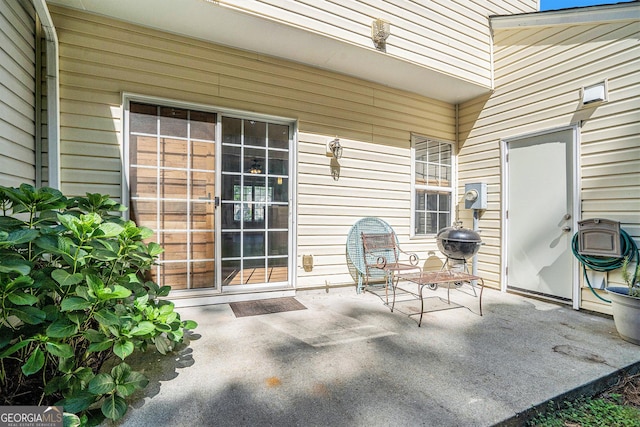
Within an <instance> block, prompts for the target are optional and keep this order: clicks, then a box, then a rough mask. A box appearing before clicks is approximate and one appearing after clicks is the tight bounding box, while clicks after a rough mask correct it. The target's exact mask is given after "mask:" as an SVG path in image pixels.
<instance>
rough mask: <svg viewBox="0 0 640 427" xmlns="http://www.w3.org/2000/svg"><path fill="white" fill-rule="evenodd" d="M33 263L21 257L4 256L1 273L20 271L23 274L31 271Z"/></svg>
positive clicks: (0, 268)
mask: <svg viewBox="0 0 640 427" xmlns="http://www.w3.org/2000/svg"><path fill="white" fill-rule="evenodd" d="M31 268H32V264H31V263H30V262H29V261H27V260H25V259H20V258H2V259H0V273H18V274H22V275H23V276H26V275H28V274H29V273H30V272H31Z"/></svg>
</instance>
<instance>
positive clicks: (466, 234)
mask: <svg viewBox="0 0 640 427" xmlns="http://www.w3.org/2000/svg"><path fill="white" fill-rule="evenodd" d="M436 238H437V239H438V240H448V241H451V242H469V243H479V242H482V239H481V238H480V234H478V233H477V232H475V231H473V230H470V229H468V228H463V227H447V228H443V229H442V230H440V231H438V234H437V236H436Z"/></svg>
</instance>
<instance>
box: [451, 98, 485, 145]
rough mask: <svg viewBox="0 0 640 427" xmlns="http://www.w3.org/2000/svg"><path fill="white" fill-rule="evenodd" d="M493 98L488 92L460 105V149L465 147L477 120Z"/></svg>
mask: <svg viewBox="0 0 640 427" xmlns="http://www.w3.org/2000/svg"><path fill="white" fill-rule="evenodd" d="M490 98H491V94H487V95H484V96H481V97H478V98H476V99H473V100H471V101H469V102H466V103H464V104H461V105H460V108H459V110H458V150H460V149H462V147H464V145H465V143H466V142H467V140H468V139H469V135H470V133H471V131H472V130H473V129H474V128H475V127H476V122H477V121H478V119H479V118H480V114H481V113H482V111H483V110H484V107H485V105H486V104H487V102H488V101H489V99H490Z"/></svg>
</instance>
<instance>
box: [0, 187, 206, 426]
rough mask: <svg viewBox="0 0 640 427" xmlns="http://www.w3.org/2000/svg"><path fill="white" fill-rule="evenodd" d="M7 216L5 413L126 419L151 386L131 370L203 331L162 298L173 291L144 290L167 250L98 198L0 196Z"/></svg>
mask: <svg viewBox="0 0 640 427" xmlns="http://www.w3.org/2000/svg"><path fill="white" fill-rule="evenodd" d="M0 210H1V214H2V216H0V396H2V399H3V400H4V402H3V404H5V405H18V404H23V405H62V406H64V410H65V412H66V413H69V414H76V415H73V416H72V418H75V421H76V423H81V424H92V423H93V422H99V421H101V420H102V419H104V418H103V417H107V418H109V419H113V420H115V419H118V418H121V417H122V416H123V415H124V414H125V412H126V410H127V403H126V401H125V399H126V398H127V396H130V395H131V394H132V393H133V392H134V391H136V390H137V389H141V388H144V387H146V385H147V383H148V380H147V379H146V378H145V377H144V375H142V374H141V373H140V372H136V371H133V370H132V369H131V368H130V367H129V365H127V364H126V363H125V362H124V360H125V359H126V358H127V357H128V356H130V355H131V354H132V353H133V352H134V351H136V350H142V351H143V350H145V349H146V348H147V346H149V345H153V346H155V348H156V349H157V350H158V351H159V352H160V353H162V354H166V353H167V352H169V351H171V350H172V349H173V348H174V346H175V345H176V344H177V343H180V342H182V340H183V336H184V333H185V330H187V329H193V328H195V327H196V326H197V325H196V323H195V322H193V321H183V320H181V319H180V316H179V314H178V313H176V312H175V311H174V305H173V303H171V302H170V301H168V300H165V299H161V298H160V297H165V296H167V295H168V293H169V290H170V288H169V287H168V286H162V287H159V286H158V285H157V284H156V283H155V282H153V281H150V280H145V276H146V275H148V272H149V269H150V268H151V266H152V264H153V263H154V261H155V259H156V258H157V257H158V255H159V254H160V253H161V252H162V248H161V247H160V246H159V245H158V244H156V243H148V244H147V243H145V240H146V239H148V238H149V237H151V235H152V232H151V230H149V229H147V228H144V227H137V226H136V225H135V224H134V223H133V222H132V221H125V220H124V219H123V218H122V217H121V216H119V215H118V214H117V212H119V211H123V210H124V207H123V206H121V205H119V204H117V203H116V202H114V201H113V200H111V199H109V197H108V196H104V195H100V194H87V195H86V197H78V198H66V197H65V196H64V195H63V194H62V193H61V192H59V191H57V190H55V189H51V188H39V189H36V188H34V187H32V186H30V185H26V184H23V185H21V186H20V187H19V188H8V187H1V186H0ZM107 361H109V366H110V367H112V368H111V369H110V370H108V372H102V370H101V368H102V367H103V365H104V364H105V362H107Z"/></svg>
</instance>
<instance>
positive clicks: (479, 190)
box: [464, 182, 487, 209]
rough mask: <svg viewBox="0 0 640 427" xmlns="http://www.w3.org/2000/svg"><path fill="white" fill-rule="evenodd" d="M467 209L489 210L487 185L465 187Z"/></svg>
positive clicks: (479, 183) (465, 205)
mask: <svg viewBox="0 0 640 427" xmlns="http://www.w3.org/2000/svg"><path fill="white" fill-rule="evenodd" d="M464 207H465V209H487V184H485V183H484V182H475V183H473V184H465V185H464Z"/></svg>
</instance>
